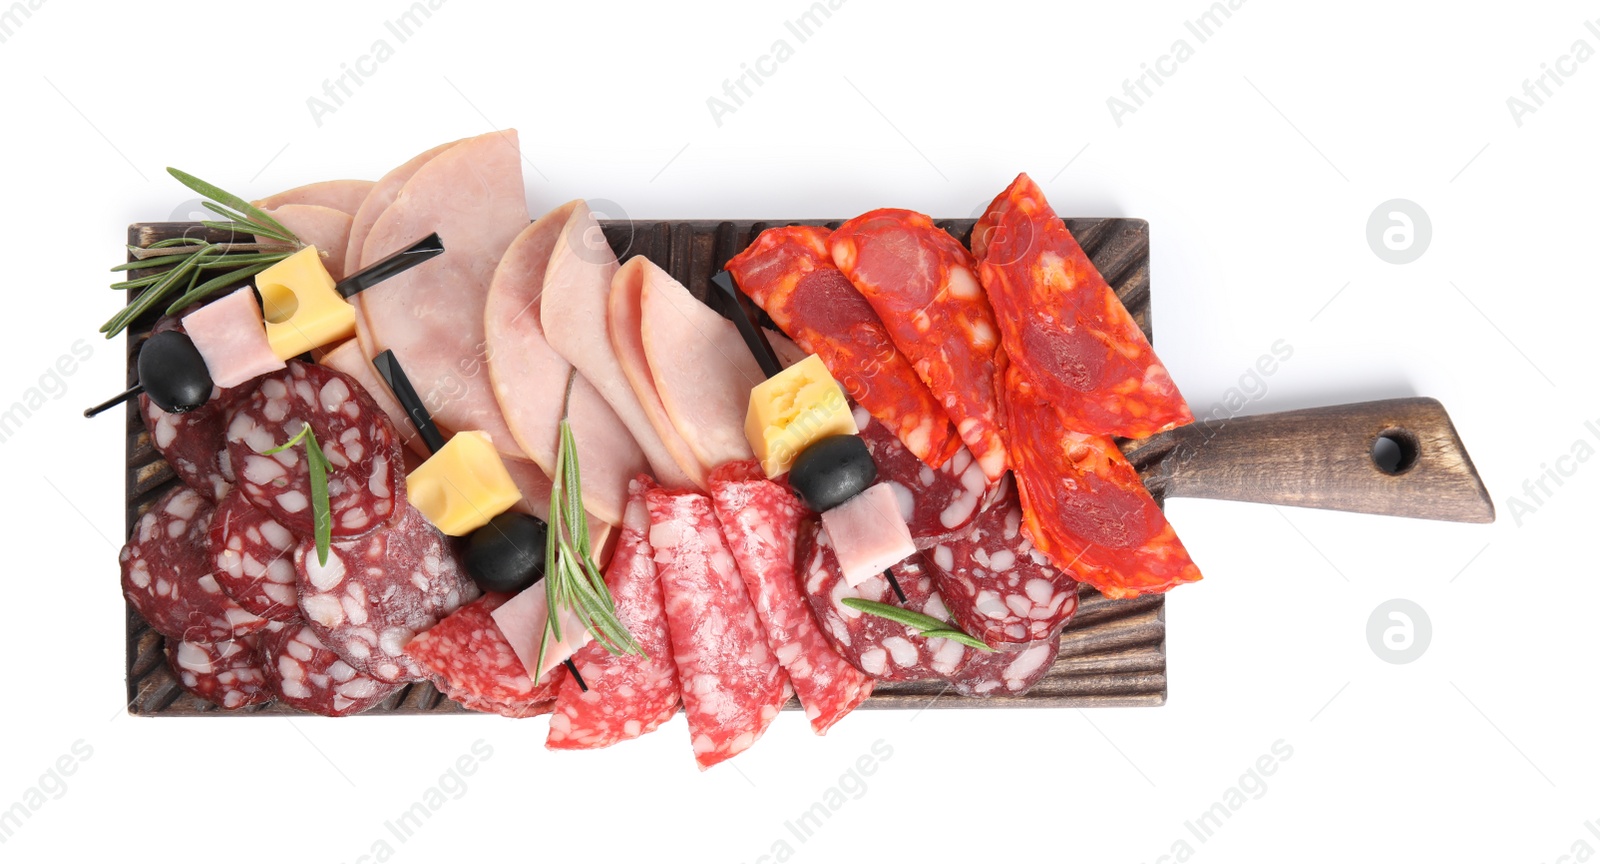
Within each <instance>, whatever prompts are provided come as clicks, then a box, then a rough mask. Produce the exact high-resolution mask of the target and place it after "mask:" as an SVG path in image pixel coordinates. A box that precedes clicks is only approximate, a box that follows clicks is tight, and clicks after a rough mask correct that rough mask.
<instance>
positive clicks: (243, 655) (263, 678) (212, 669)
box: [166, 636, 272, 709]
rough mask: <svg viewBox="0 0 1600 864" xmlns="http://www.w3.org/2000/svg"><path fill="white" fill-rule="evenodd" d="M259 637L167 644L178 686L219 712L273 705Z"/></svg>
mask: <svg viewBox="0 0 1600 864" xmlns="http://www.w3.org/2000/svg"><path fill="white" fill-rule="evenodd" d="M259 639H260V637H259V636H241V637H239V638H238V639H232V640H229V641H227V642H184V641H181V640H178V639H168V640H166V643H167V644H166V655H167V665H168V666H170V667H171V668H172V675H173V677H174V678H176V679H177V680H178V685H179V686H181V687H182V688H183V689H185V690H187V691H189V692H190V693H193V694H194V695H195V696H198V697H199V698H201V699H204V700H206V701H207V702H210V703H211V704H213V705H216V706H217V707H219V708H230V709H231V708H244V707H247V706H250V705H260V704H261V703H263V702H270V701H272V688H271V687H269V686H267V667H266V661H265V660H263V659H262V656H261V650H260V644H259Z"/></svg>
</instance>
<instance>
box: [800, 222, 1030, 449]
mask: <svg viewBox="0 0 1600 864" xmlns="http://www.w3.org/2000/svg"><path fill="white" fill-rule="evenodd" d="M828 246H829V249H830V251H831V252H832V254H833V263H834V264H835V265H837V266H838V268H839V270H840V272H842V273H844V275H845V276H847V277H849V279H850V283H851V284H852V285H854V286H855V287H856V290H858V291H860V292H861V295H862V296H863V297H866V298H867V302H868V303H871V304H872V308H873V309H874V310H875V311H876V312H877V313H878V320H880V321H882V322H883V325H884V327H886V328H887V329H888V331H889V336H890V337H891V338H892V339H893V340H894V344H895V347H896V348H899V349H900V351H901V353H903V354H905V356H906V357H907V358H908V359H909V360H910V361H911V365H912V367H913V368H914V369H916V370H917V375H918V376H919V377H921V378H922V381H923V383H925V384H927V385H928V389H929V390H930V391H932V392H933V395H934V396H935V397H937V398H938V399H939V401H940V403H941V404H943V405H944V408H945V412H946V413H947V414H948V415H949V417H950V419H951V421H952V422H954V423H955V427H956V432H957V433H958V434H959V435H960V436H961V440H962V441H965V442H966V444H967V449H969V450H971V451H972V455H973V456H975V457H977V460H978V464H979V466H981V467H982V468H983V473H984V475H985V476H986V477H988V478H989V479H990V480H991V481H993V480H998V479H999V478H1000V476H1001V475H1002V474H1004V473H1005V469H1006V450H1005V444H1004V442H1003V440H1002V438H1001V432H1000V408H999V403H998V401H997V399H996V394H995V383H994V371H995V370H994V353H995V350H996V349H997V348H998V347H999V346H1000V334H999V332H998V331H997V330H996V329H995V321H994V312H993V310H991V309H990V308H989V300H988V298H986V297H984V294H983V288H982V286H981V285H979V283H978V274H977V271H976V267H975V263H974V261H973V259H972V254H971V253H970V252H968V251H967V249H966V247H965V246H962V245H961V244H960V243H959V242H958V241H957V240H956V239H955V238H954V237H951V236H950V235H949V234H947V233H945V232H944V231H942V230H940V229H939V228H938V227H937V226H935V225H934V224H933V220H932V219H929V218H928V217H927V216H924V215H922V214H921V213H913V212H911V211H909V210H873V211H871V212H868V213H864V214H862V215H860V216H857V217H856V218H854V219H851V220H850V221H849V222H846V223H844V224H843V225H840V226H839V229H838V230H837V231H834V232H833V234H832V236H831V237H830V238H829V240H828Z"/></svg>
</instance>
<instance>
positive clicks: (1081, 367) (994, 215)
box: [973, 174, 1194, 438]
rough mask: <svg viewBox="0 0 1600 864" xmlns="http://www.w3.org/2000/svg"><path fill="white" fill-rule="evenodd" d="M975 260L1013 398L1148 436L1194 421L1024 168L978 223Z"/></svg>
mask: <svg viewBox="0 0 1600 864" xmlns="http://www.w3.org/2000/svg"><path fill="white" fill-rule="evenodd" d="M973 233H974V237H975V238H981V239H978V240H975V242H974V249H982V250H983V251H984V254H983V256H982V259H983V260H982V261H981V262H980V264H979V267H978V273H979V277H980V278H981V280H982V282H983V288H984V291H985V292H986V293H987V294H988V297H989V302H990V303H991V304H992V307H993V309H994V315H995V320H996V322H997V324H998V326H999V331H1000V339H1001V343H1002V344H1003V346H1004V348H1005V351H1006V355H1007V361H1008V362H1009V364H1010V367H1011V369H1012V370H1014V371H1013V373H1012V376H1011V377H1012V382H1011V384H1010V386H1011V391H1012V395H1011V396H1010V398H1013V399H1026V400H1035V401H1041V402H1047V403H1050V404H1051V405H1053V406H1054V407H1055V410H1056V413H1057V414H1058V415H1059V416H1060V418H1061V424H1062V426H1064V427H1065V428H1067V429H1070V430H1072V431H1074V432H1081V433H1083V434H1086V435H1120V436H1124V437H1129V438H1143V437H1145V436H1147V435H1152V434H1154V433H1156V432H1161V431H1164V430H1167V429H1171V428H1173V427H1174V426H1180V425H1183V424H1185V423H1190V422H1193V420H1194V415H1193V414H1191V413H1190V411H1189V405H1188V403H1186V402H1184V399H1183V396H1182V395H1181V394H1179V392H1178V388H1177V385H1175V384H1173V382H1172V376H1171V375H1169V374H1168V373H1167V369H1166V367H1165V366H1163V365H1161V361H1160V359H1158V358H1157V357H1156V354H1155V351H1153V350H1152V349H1151V348H1150V343H1149V342H1148V341H1147V340H1146V339H1145V337H1144V333H1143V332H1142V331H1140V329H1139V325H1138V324H1137V323H1135V322H1134V320H1133V316H1132V315H1129V314H1128V310H1127V308H1125V307H1124V306H1123V305H1122V301H1121V300H1119V299H1117V294H1116V292H1115V291H1113V290H1111V286H1110V285H1108V284H1106V280H1105V279H1104V278H1102V277H1101V275H1100V271H1098V270H1096V269H1095V266H1094V264H1093V263H1092V262H1090V261H1089V256H1087V255H1085V254H1084V252H1083V249H1082V248H1081V247H1079V246H1078V241H1077V240H1076V239H1074V238H1073V236H1072V232H1071V231H1068V230H1067V226H1066V225H1065V224H1063V223H1062V222H1061V220H1060V219H1059V218H1057V216H1056V214H1055V211H1054V210H1051V209H1050V205H1049V204H1048V203H1046V202H1045V199H1044V193H1043V192H1042V191H1040V189H1039V187H1038V186H1037V185H1036V184H1035V183H1034V182H1033V180H1032V179H1030V178H1029V177H1028V175H1026V174H1019V175H1017V179H1016V180H1015V181H1013V182H1012V184H1011V186H1010V187H1009V188H1007V189H1006V190H1005V191H1004V192H1002V193H1000V195H999V197H997V198H995V200H994V203H992V204H990V205H989V210H988V212H986V213H985V214H984V217H983V220H982V221H981V222H980V224H979V226H978V228H977V229H976V230H974V232H973Z"/></svg>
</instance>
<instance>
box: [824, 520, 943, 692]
mask: <svg viewBox="0 0 1600 864" xmlns="http://www.w3.org/2000/svg"><path fill="white" fill-rule="evenodd" d="M801 537H802V540H801V548H800V550H799V558H798V560H799V561H800V562H801V564H800V579H801V585H802V586H803V588H804V590H805V593H806V599H807V601H809V602H810V604H811V612H812V614H814V615H815V616H816V618H817V621H818V623H820V624H821V625H822V633H823V635H824V636H826V637H827V639H828V641H829V642H830V643H832V644H833V647H834V649H835V650H837V651H838V652H839V654H840V655H841V656H843V657H844V658H845V659H846V660H848V661H849V662H850V664H851V665H852V666H855V667H856V668H857V669H859V670H861V671H862V672H864V673H866V674H868V675H870V676H872V677H873V678H877V679H879V680H882V681H925V680H928V679H930V678H948V677H950V676H952V675H954V674H956V673H957V672H958V671H960V670H961V667H962V666H963V665H965V664H966V661H967V653H968V649H967V647H966V646H964V645H962V644H961V643H959V642H951V641H950V640H948V639H924V638H922V637H921V636H920V635H917V634H915V633H913V632H912V631H910V630H908V629H907V628H906V627H905V625H903V624H898V623H896V622H894V621H890V620H889V619H887V618H883V617H880V616H877V615H870V614H868V613H866V612H861V611H859V610H856V609H852V608H850V607H848V606H846V605H844V604H843V603H842V602H840V601H841V600H843V599H844V598H846V597H859V598H861V599H863V600H872V601H874V602H877V603H889V604H892V605H898V606H903V607H905V608H907V609H912V610H915V611H918V612H922V613H923V614H926V615H931V616H933V617H934V618H938V619H939V620H941V621H948V620H949V619H950V613H949V610H947V609H946V608H945V605H944V599H943V598H942V597H940V596H939V592H938V590H937V589H936V588H935V587H934V581H933V573H932V572H931V570H930V569H929V568H927V566H926V565H925V563H924V558H923V556H921V555H914V556H912V557H911V558H908V559H906V560H905V561H902V562H900V563H899V564H896V565H894V566H893V567H891V568H889V569H890V571H891V572H893V573H894V576H895V581H897V582H899V583H900V588H901V590H903V591H905V593H906V599H905V602H903V603H901V602H899V600H898V599H897V598H896V597H895V594H894V590H893V589H892V588H890V587H889V580H887V579H885V578H883V577H882V576H874V577H872V578H871V579H867V580H866V581H864V582H862V583H860V584H858V585H856V586H855V587H854V588H852V587H850V583H848V582H846V581H845V580H844V573H843V572H842V571H841V570H840V569H839V562H838V559H837V558H835V557H834V553H833V547H832V541H830V540H829V539H828V532H827V531H825V530H823V529H822V527H821V523H819V522H816V521H812V522H808V523H807V524H806V526H805V527H804V529H803V530H802V533H801Z"/></svg>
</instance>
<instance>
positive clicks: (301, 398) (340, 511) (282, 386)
mask: <svg viewBox="0 0 1600 864" xmlns="http://www.w3.org/2000/svg"><path fill="white" fill-rule="evenodd" d="M307 424H310V426H311V430H312V432H314V433H315V434H316V436H317V444H318V445H319V446H320V447H321V448H322V452H323V454H324V455H325V456H327V458H328V462H329V464H330V466H331V468H330V470H329V471H328V509H329V512H330V514H331V515H332V522H333V525H332V529H331V530H332V534H333V536H334V537H341V538H349V537H360V536H362V535H364V534H368V533H370V532H372V531H375V530H377V529H378V528H380V527H382V526H383V525H385V524H386V523H388V522H389V521H390V520H391V519H393V518H395V515H396V513H397V512H398V511H399V509H400V508H401V507H402V506H403V505H404V503H405V489H406V487H405V463H404V462H403V461H402V457H401V452H400V451H401V447H400V437H399V435H397V434H396V433H395V429H394V424H393V423H390V422H389V418H388V416H386V415H385V414H384V413H383V411H382V410H381V409H380V408H378V405H377V403H375V402H373V401H372V397H371V396H368V395H367V392H366V390H364V389H362V387H361V385H360V384H359V383H357V382H356V381H355V379H353V378H351V377H349V376H347V375H345V374H343V373H342V372H337V371H334V370H333V369H329V368H327V367H325V366H317V365H314V364H309V363H301V362H299V361H297V360H290V361H289V363H288V365H287V366H286V367H285V368H283V369H281V370H279V371H277V372H274V373H272V374H270V375H266V376H263V377H262V378H261V380H260V382H259V383H258V384H257V385H256V388H255V391H254V392H252V393H251V394H250V395H249V396H248V397H247V398H245V399H244V400H242V401H240V402H239V403H238V404H236V405H234V406H233V407H232V408H231V409H229V411H228V426H227V430H228V431H227V438H228V454H229V456H230V458H231V459H232V461H233V466H234V469H235V472H236V474H237V477H238V481H239V488H240V490H242V491H243V493H244V496H245V497H246V498H248V499H249V500H250V503H251V504H254V505H255V506H257V507H260V508H261V509H262V510H265V511H266V512H267V513H268V514H269V515H271V516H272V518H274V519H276V520H277V521H278V522H280V523H281V524H282V525H283V526H284V527H286V528H288V529H289V530H290V531H293V532H295V534H296V535H298V536H301V537H309V536H311V534H312V529H313V527H314V525H313V518H312V512H311V472H310V470H309V469H308V467H307V465H306V451H305V449H304V448H303V447H300V446H295V447H290V448H288V449H286V450H283V451H280V452H278V453H276V454H274V455H271V456H264V455H262V454H263V453H264V452H265V451H267V450H271V449H273V448H274V447H277V446H278V445H280V444H283V443H284V442H286V441H288V440H290V439H291V438H293V437H294V436H295V435H297V434H299V433H300V431H301V430H302V429H303V428H304V427H305V426H306V425H307Z"/></svg>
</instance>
